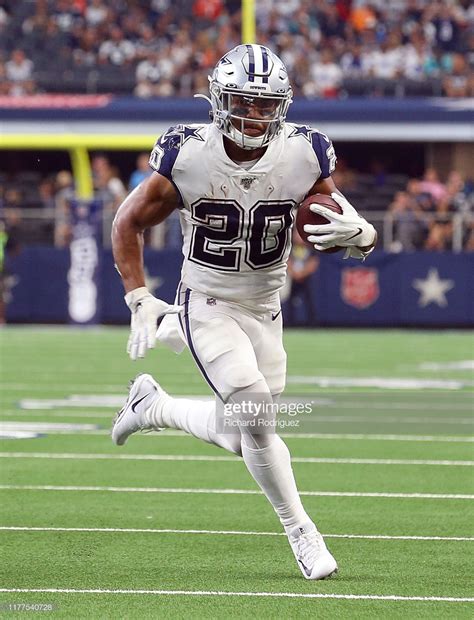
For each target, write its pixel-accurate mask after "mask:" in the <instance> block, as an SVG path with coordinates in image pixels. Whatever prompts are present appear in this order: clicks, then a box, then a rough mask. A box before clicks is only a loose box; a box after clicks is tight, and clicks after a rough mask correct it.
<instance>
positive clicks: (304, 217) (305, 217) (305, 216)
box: [295, 194, 345, 254]
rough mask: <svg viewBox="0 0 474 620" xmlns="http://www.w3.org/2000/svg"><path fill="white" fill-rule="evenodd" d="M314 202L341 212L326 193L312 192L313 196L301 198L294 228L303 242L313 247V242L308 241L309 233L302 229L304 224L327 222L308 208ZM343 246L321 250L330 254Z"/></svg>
mask: <svg viewBox="0 0 474 620" xmlns="http://www.w3.org/2000/svg"><path fill="white" fill-rule="evenodd" d="M314 203H317V204H320V205H324V206H325V207H327V208H328V209H331V211H335V212H336V213H342V209H341V207H340V206H339V205H338V204H337V202H336V201H335V200H333V199H332V198H331V196H328V195H327V194H313V196H308V197H307V198H305V200H303V202H302V203H301V204H300V206H299V207H298V211H297V213H296V222H295V224H296V230H297V231H298V233H299V235H300V237H301V238H302V239H303V241H304V242H305V243H307V244H308V245H309V246H311V247H312V248H314V246H313V244H312V243H311V242H309V241H308V235H311V233H307V232H305V230H304V226H305V224H329V220H327V219H326V218H325V217H323V216H322V215H319V214H318V213H313V212H312V211H311V209H310V206H311V205H312V204H314ZM343 249H345V248H341V247H340V246H335V247H333V248H329V249H328V250H323V252H324V253H325V254H332V253H334V252H339V251H340V250H343Z"/></svg>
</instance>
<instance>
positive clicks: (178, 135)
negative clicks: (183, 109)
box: [166, 125, 204, 148]
mask: <svg viewBox="0 0 474 620" xmlns="http://www.w3.org/2000/svg"><path fill="white" fill-rule="evenodd" d="M200 129H201V128H200V127H190V126H189V125H176V127H174V128H173V129H172V131H169V132H168V134H167V136H166V139H167V140H177V141H179V142H178V144H177V145H176V146H178V147H179V148H181V147H182V146H183V144H185V143H186V142H187V141H188V140H191V139H194V140H200V141H201V142H204V138H203V137H202V136H201V135H200V134H199V130H200Z"/></svg>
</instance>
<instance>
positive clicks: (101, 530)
mask: <svg viewBox="0 0 474 620" xmlns="http://www.w3.org/2000/svg"><path fill="white" fill-rule="evenodd" d="M0 531H10V532H91V533H94V532H97V533H112V534H114V533H124V534H204V535H206V534H207V535H210V536H286V534H285V532H252V531H242V530H178V529H151V528H135V527H133V528H132V527H29V526H23V525H22V526H16V525H2V526H0ZM324 537H325V538H350V539H360V540H421V541H423V540H427V541H430V540H431V541H463V542H473V541H474V538H473V537H469V536H389V535H387V534H324Z"/></svg>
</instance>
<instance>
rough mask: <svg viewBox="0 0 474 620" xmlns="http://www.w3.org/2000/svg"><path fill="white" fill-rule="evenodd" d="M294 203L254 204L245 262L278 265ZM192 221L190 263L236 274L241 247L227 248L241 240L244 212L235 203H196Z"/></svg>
mask: <svg viewBox="0 0 474 620" xmlns="http://www.w3.org/2000/svg"><path fill="white" fill-rule="evenodd" d="M294 206H295V203H293V202H290V201H289V202H276V201H275V202H273V201H262V202H257V203H256V204H255V205H253V207H252V208H251V209H250V213H249V223H248V226H246V228H247V234H246V249H245V262H246V263H247V265H249V266H250V267H251V268H252V269H263V268H264V267H270V266H271V265H275V264H276V263H278V262H280V261H281V260H282V258H283V256H284V254H285V250H286V249H287V247H288V246H289V236H290V230H291V225H292V223H293V215H292V209H293V207H294ZM191 213H192V218H193V221H194V222H197V225H195V226H194V230H193V235H192V239H191V245H190V248H189V254H188V258H189V260H191V261H193V262H195V263H199V264H200V265H206V266H207V267H213V268H216V269H220V270H222V271H238V270H239V266H240V258H241V251H242V249H241V248H240V247H229V246H231V245H232V244H233V243H234V242H235V241H238V240H239V239H242V236H243V225H244V210H243V209H242V207H241V206H240V205H239V204H238V203H237V202H235V201H234V200H229V201H225V200H219V201H217V200H216V201H212V200H209V199H204V200H199V201H198V202H197V203H195V204H193V205H191Z"/></svg>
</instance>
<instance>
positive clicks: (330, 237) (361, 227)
mask: <svg viewBox="0 0 474 620" xmlns="http://www.w3.org/2000/svg"><path fill="white" fill-rule="evenodd" d="M314 194H326V195H328V196H331V198H333V200H335V201H336V202H337V203H338V205H339V206H340V207H341V209H342V214H341V215H339V214H338V213H334V211H331V210H330V209H327V208H326V207H325V206H324V205H318V204H315V205H312V206H311V210H312V211H314V213H319V214H320V215H323V216H324V217H325V218H326V219H328V220H329V221H330V222H331V223H330V224H326V225H323V226H317V225H311V224H307V225H306V226H305V230H306V232H310V233H312V235H311V237H308V241H310V242H311V243H314V244H315V248H316V249H317V250H324V249H327V248H330V247H333V246H335V245H338V246H340V247H347V248H348V249H347V252H346V255H345V258H349V257H350V256H351V257H352V258H362V259H364V258H365V257H366V256H368V255H369V254H370V252H372V250H373V249H374V247H375V245H376V243H377V231H376V230H375V228H374V227H373V226H372V224H370V223H369V222H367V220H365V219H364V218H363V217H361V216H360V215H359V214H358V213H357V211H356V210H355V209H354V207H353V206H352V205H351V204H350V202H349V201H348V200H347V199H346V198H345V197H344V195H343V194H342V193H341V192H340V191H339V190H338V189H337V187H336V185H335V183H334V181H333V179H332V177H331V176H328V177H326V178H323V179H321V178H320V179H318V180H317V181H316V183H315V184H314V185H313V187H312V188H311V190H310V191H309V193H308V196H312V195H314ZM309 228H311V230H309Z"/></svg>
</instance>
